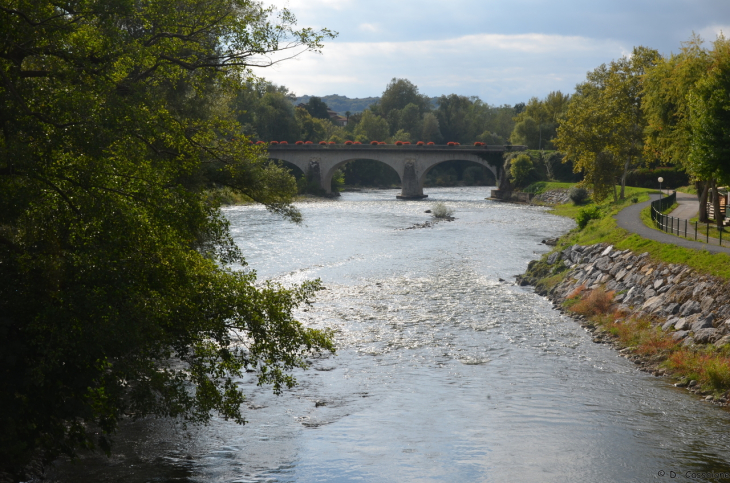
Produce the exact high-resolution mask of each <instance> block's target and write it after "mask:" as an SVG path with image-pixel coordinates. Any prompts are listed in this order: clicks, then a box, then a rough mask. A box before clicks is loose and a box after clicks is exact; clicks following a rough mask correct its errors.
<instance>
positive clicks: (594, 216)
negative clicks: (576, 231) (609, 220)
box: [575, 205, 603, 230]
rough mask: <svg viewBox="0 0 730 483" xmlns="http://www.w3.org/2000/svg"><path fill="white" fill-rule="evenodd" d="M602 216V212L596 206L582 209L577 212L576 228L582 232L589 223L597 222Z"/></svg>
mask: <svg viewBox="0 0 730 483" xmlns="http://www.w3.org/2000/svg"><path fill="white" fill-rule="evenodd" d="M602 216H603V212H602V211H601V208H599V207H598V206H597V205H592V206H588V207H586V208H582V209H581V210H580V211H579V212H578V216H576V218H575V221H576V222H577V223H578V228H580V229H581V230H582V229H583V228H585V227H586V225H587V224H588V222H589V221H591V220H599V219H601V217H602Z"/></svg>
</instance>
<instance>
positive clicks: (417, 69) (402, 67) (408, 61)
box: [257, 34, 630, 104]
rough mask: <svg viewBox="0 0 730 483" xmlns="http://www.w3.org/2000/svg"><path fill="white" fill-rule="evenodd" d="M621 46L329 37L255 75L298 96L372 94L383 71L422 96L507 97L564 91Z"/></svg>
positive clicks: (548, 39)
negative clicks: (313, 49) (314, 49)
mask: <svg viewBox="0 0 730 483" xmlns="http://www.w3.org/2000/svg"><path fill="white" fill-rule="evenodd" d="M627 50H628V51H630V49H627V48H626V47H625V46H622V45H620V44H619V43H617V42H616V41H612V40H605V41H604V40H595V39H590V38H586V37H580V36H562V35H544V34H516V35H503V34H477V35H465V36H462V37H458V38H452V39H447V40H423V41H408V42H372V43H368V42H333V43H330V44H328V45H327V46H326V47H325V49H324V53H323V54H322V55H316V54H310V53H307V54H304V55H302V56H300V57H299V58H298V59H296V60H294V61H287V62H284V63H281V64H279V65H277V66H276V67H274V68H271V69H264V70H260V71H258V72H257V74H258V75H261V76H263V77H266V78H267V79H269V80H271V81H273V82H276V83H278V84H283V85H286V86H287V87H289V88H290V89H291V90H293V91H294V92H296V93H297V94H298V95H303V94H312V95H326V94H332V93H339V94H342V95H347V96H349V97H366V96H372V95H380V93H381V92H382V91H383V89H384V88H385V86H386V84H387V83H388V81H389V80H390V79H391V78H393V77H403V78H408V79H409V80H411V81H412V82H413V83H415V84H416V85H418V86H419V89H420V90H421V92H423V93H425V94H428V95H441V94H450V93H452V92H455V93H457V94H462V95H478V96H480V97H481V98H482V99H483V100H485V101H486V102H490V103H493V104H502V103H510V104H512V103H515V102H520V101H525V100H527V99H528V98H529V97H531V96H534V95H536V96H544V95H545V94H547V93H548V92H550V91H551V90H557V89H560V90H563V91H564V92H572V90H573V88H574V86H575V84H576V83H578V82H580V81H582V80H584V79H585V73H586V72H587V71H589V70H592V69H594V68H595V67H596V66H598V65H600V64H601V63H604V62H609V61H610V60H612V59H615V58H618V57H620V56H621V55H623V53H624V52H626V51H627ZM374 89H375V90H374Z"/></svg>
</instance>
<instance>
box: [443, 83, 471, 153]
mask: <svg viewBox="0 0 730 483" xmlns="http://www.w3.org/2000/svg"><path fill="white" fill-rule="evenodd" d="M471 104H472V103H471V101H470V100H469V98H468V97H465V96H459V95H456V94H451V95H448V96H441V97H440V98H439V107H438V109H437V110H436V117H437V118H438V121H439V128H440V129H441V134H442V136H443V138H444V139H445V140H446V141H456V142H460V143H467V142H469V141H471V139H470V137H469V124H468V121H467V114H468V112H469V109H470V107H471Z"/></svg>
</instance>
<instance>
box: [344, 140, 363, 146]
mask: <svg viewBox="0 0 730 483" xmlns="http://www.w3.org/2000/svg"><path fill="white" fill-rule="evenodd" d="M345 144H346V145H348V146H349V145H351V144H352V141H345ZM358 144H360V143H358Z"/></svg>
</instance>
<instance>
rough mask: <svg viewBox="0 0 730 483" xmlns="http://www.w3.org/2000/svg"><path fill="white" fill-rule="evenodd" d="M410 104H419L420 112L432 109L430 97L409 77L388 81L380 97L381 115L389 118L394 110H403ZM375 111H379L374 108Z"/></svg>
mask: <svg viewBox="0 0 730 483" xmlns="http://www.w3.org/2000/svg"><path fill="white" fill-rule="evenodd" d="M408 104H415V105H416V106H418V109H419V112H420V114H423V113H424V112H428V111H429V110H430V102H429V99H428V97H426V96H424V95H422V94H420V93H419V92H418V86H416V85H415V84H413V83H412V82H411V81H409V80H408V79H396V78H395V77H393V79H392V80H391V81H390V82H389V83H388V85H387V86H386V88H385V90H384V91H383V94H382V96H381V97H380V103H379V105H380V112H378V113H379V114H380V115H382V116H383V117H385V118H386V119H387V118H388V114H389V113H390V111H392V110H401V109H403V108H404V107H406V106H407V105H408ZM373 112H377V111H375V110H374V109H373Z"/></svg>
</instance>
